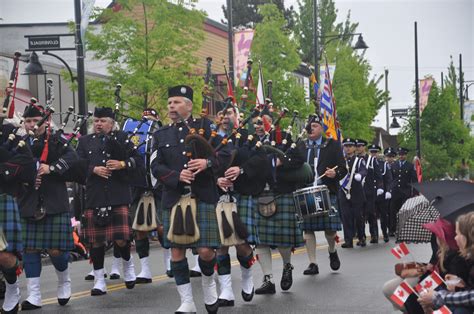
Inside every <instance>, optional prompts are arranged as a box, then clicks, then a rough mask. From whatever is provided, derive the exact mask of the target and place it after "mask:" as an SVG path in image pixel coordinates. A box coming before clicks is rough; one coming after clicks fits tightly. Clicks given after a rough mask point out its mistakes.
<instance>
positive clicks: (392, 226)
mask: <svg viewBox="0 0 474 314" xmlns="http://www.w3.org/2000/svg"><path fill="white" fill-rule="evenodd" d="M407 199H408V198H407V197H406V196H398V197H395V198H392V199H391V201H390V216H389V228H388V229H389V232H390V233H391V234H394V233H395V231H397V214H398V212H399V211H400V208H401V207H402V205H403V203H405V201H406V200H407Z"/></svg>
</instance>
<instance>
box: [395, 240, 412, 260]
mask: <svg viewBox="0 0 474 314" xmlns="http://www.w3.org/2000/svg"><path fill="white" fill-rule="evenodd" d="M391 252H392V254H393V255H395V257H396V258H398V259H401V258H402V257H403V256H406V255H408V253H410V252H409V251H408V247H407V245H406V244H405V242H402V243H400V244H398V245H397V246H396V247H394V248H393V249H392V250H391Z"/></svg>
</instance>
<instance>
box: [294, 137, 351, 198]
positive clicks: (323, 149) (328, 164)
mask: <svg viewBox="0 0 474 314" xmlns="http://www.w3.org/2000/svg"><path fill="white" fill-rule="evenodd" d="M312 149H316V150H317V147H315V148H313V147H309V145H308V141H306V145H305V146H304V152H303V154H304V156H305V157H306V159H308V156H310V158H309V160H308V163H309V164H310V166H311V170H312V171H313V175H314V158H311V157H312V156H313V155H311V150H312ZM315 154H317V153H315ZM335 166H337V168H336V169H335V171H336V177H335V178H329V177H326V176H325V177H323V178H322V179H321V181H322V184H324V185H326V186H327V187H328V189H329V192H330V193H331V194H333V195H336V194H337V190H338V186H339V181H340V180H342V178H344V176H345V175H346V174H347V168H346V161H345V160H344V155H343V153H342V148H341V144H340V143H339V142H337V141H335V140H333V139H331V138H324V137H323V138H322V139H321V146H320V147H319V156H318V167H317V171H318V176H321V175H323V174H324V173H325V172H326V170H327V169H328V168H329V169H331V168H334V167H335Z"/></svg>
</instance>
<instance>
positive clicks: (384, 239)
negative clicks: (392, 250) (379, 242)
mask: <svg viewBox="0 0 474 314" xmlns="http://www.w3.org/2000/svg"><path fill="white" fill-rule="evenodd" d="M388 241H390V238H389V237H388V235H386V236H383V242H385V243H387V242H388Z"/></svg>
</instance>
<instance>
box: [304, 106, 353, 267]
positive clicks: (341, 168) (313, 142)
mask: <svg viewBox="0 0 474 314" xmlns="http://www.w3.org/2000/svg"><path fill="white" fill-rule="evenodd" d="M306 131H307V132H308V139H307V140H306V147H305V152H304V155H305V156H306V161H307V163H309V164H310V165H311V168H312V169H313V175H314V176H315V182H314V184H315V185H325V186H326V187H327V188H328V189H329V196H330V198H331V205H332V206H334V207H335V208H336V209H337V197H336V195H337V189H338V181H339V180H341V179H342V178H344V176H345V175H346V173H347V168H346V163H345V160H344V156H343V154H342V148H341V145H340V143H339V142H337V141H335V140H333V139H331V138H326V137H325V136H324V135H323V126H322V121H321V118H320V117H319V116H318V115H312V116H310V117H309V119H308V124H307V125H306ZM315 170H316V171H315ZM318 177H320V179H318V180H316V179H317V178H318ZM301 229H303V231H304V239H305V240H306V251H307V253H308V258H309V263H310V264H309V266H308V268H307V269H306V270H305V271H304V272H303V274H304V275H317V274H318V273H319V268H318V264H317V263H316V235H315V233H314V232H315V231H324V235H325V236H326V240H327V243H328V245H329V261H330V263H329V266H330V267H331V269H332V270H338V269H339V267H340V266H341V262H340V260H339V256H338V255H337V251H336V232H337V231H338V230H341V220H340V217H339V214H336V215H335V216H319V217H311V218H305V219H304V222H303V224H302V225H301Z"/></svg>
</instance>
